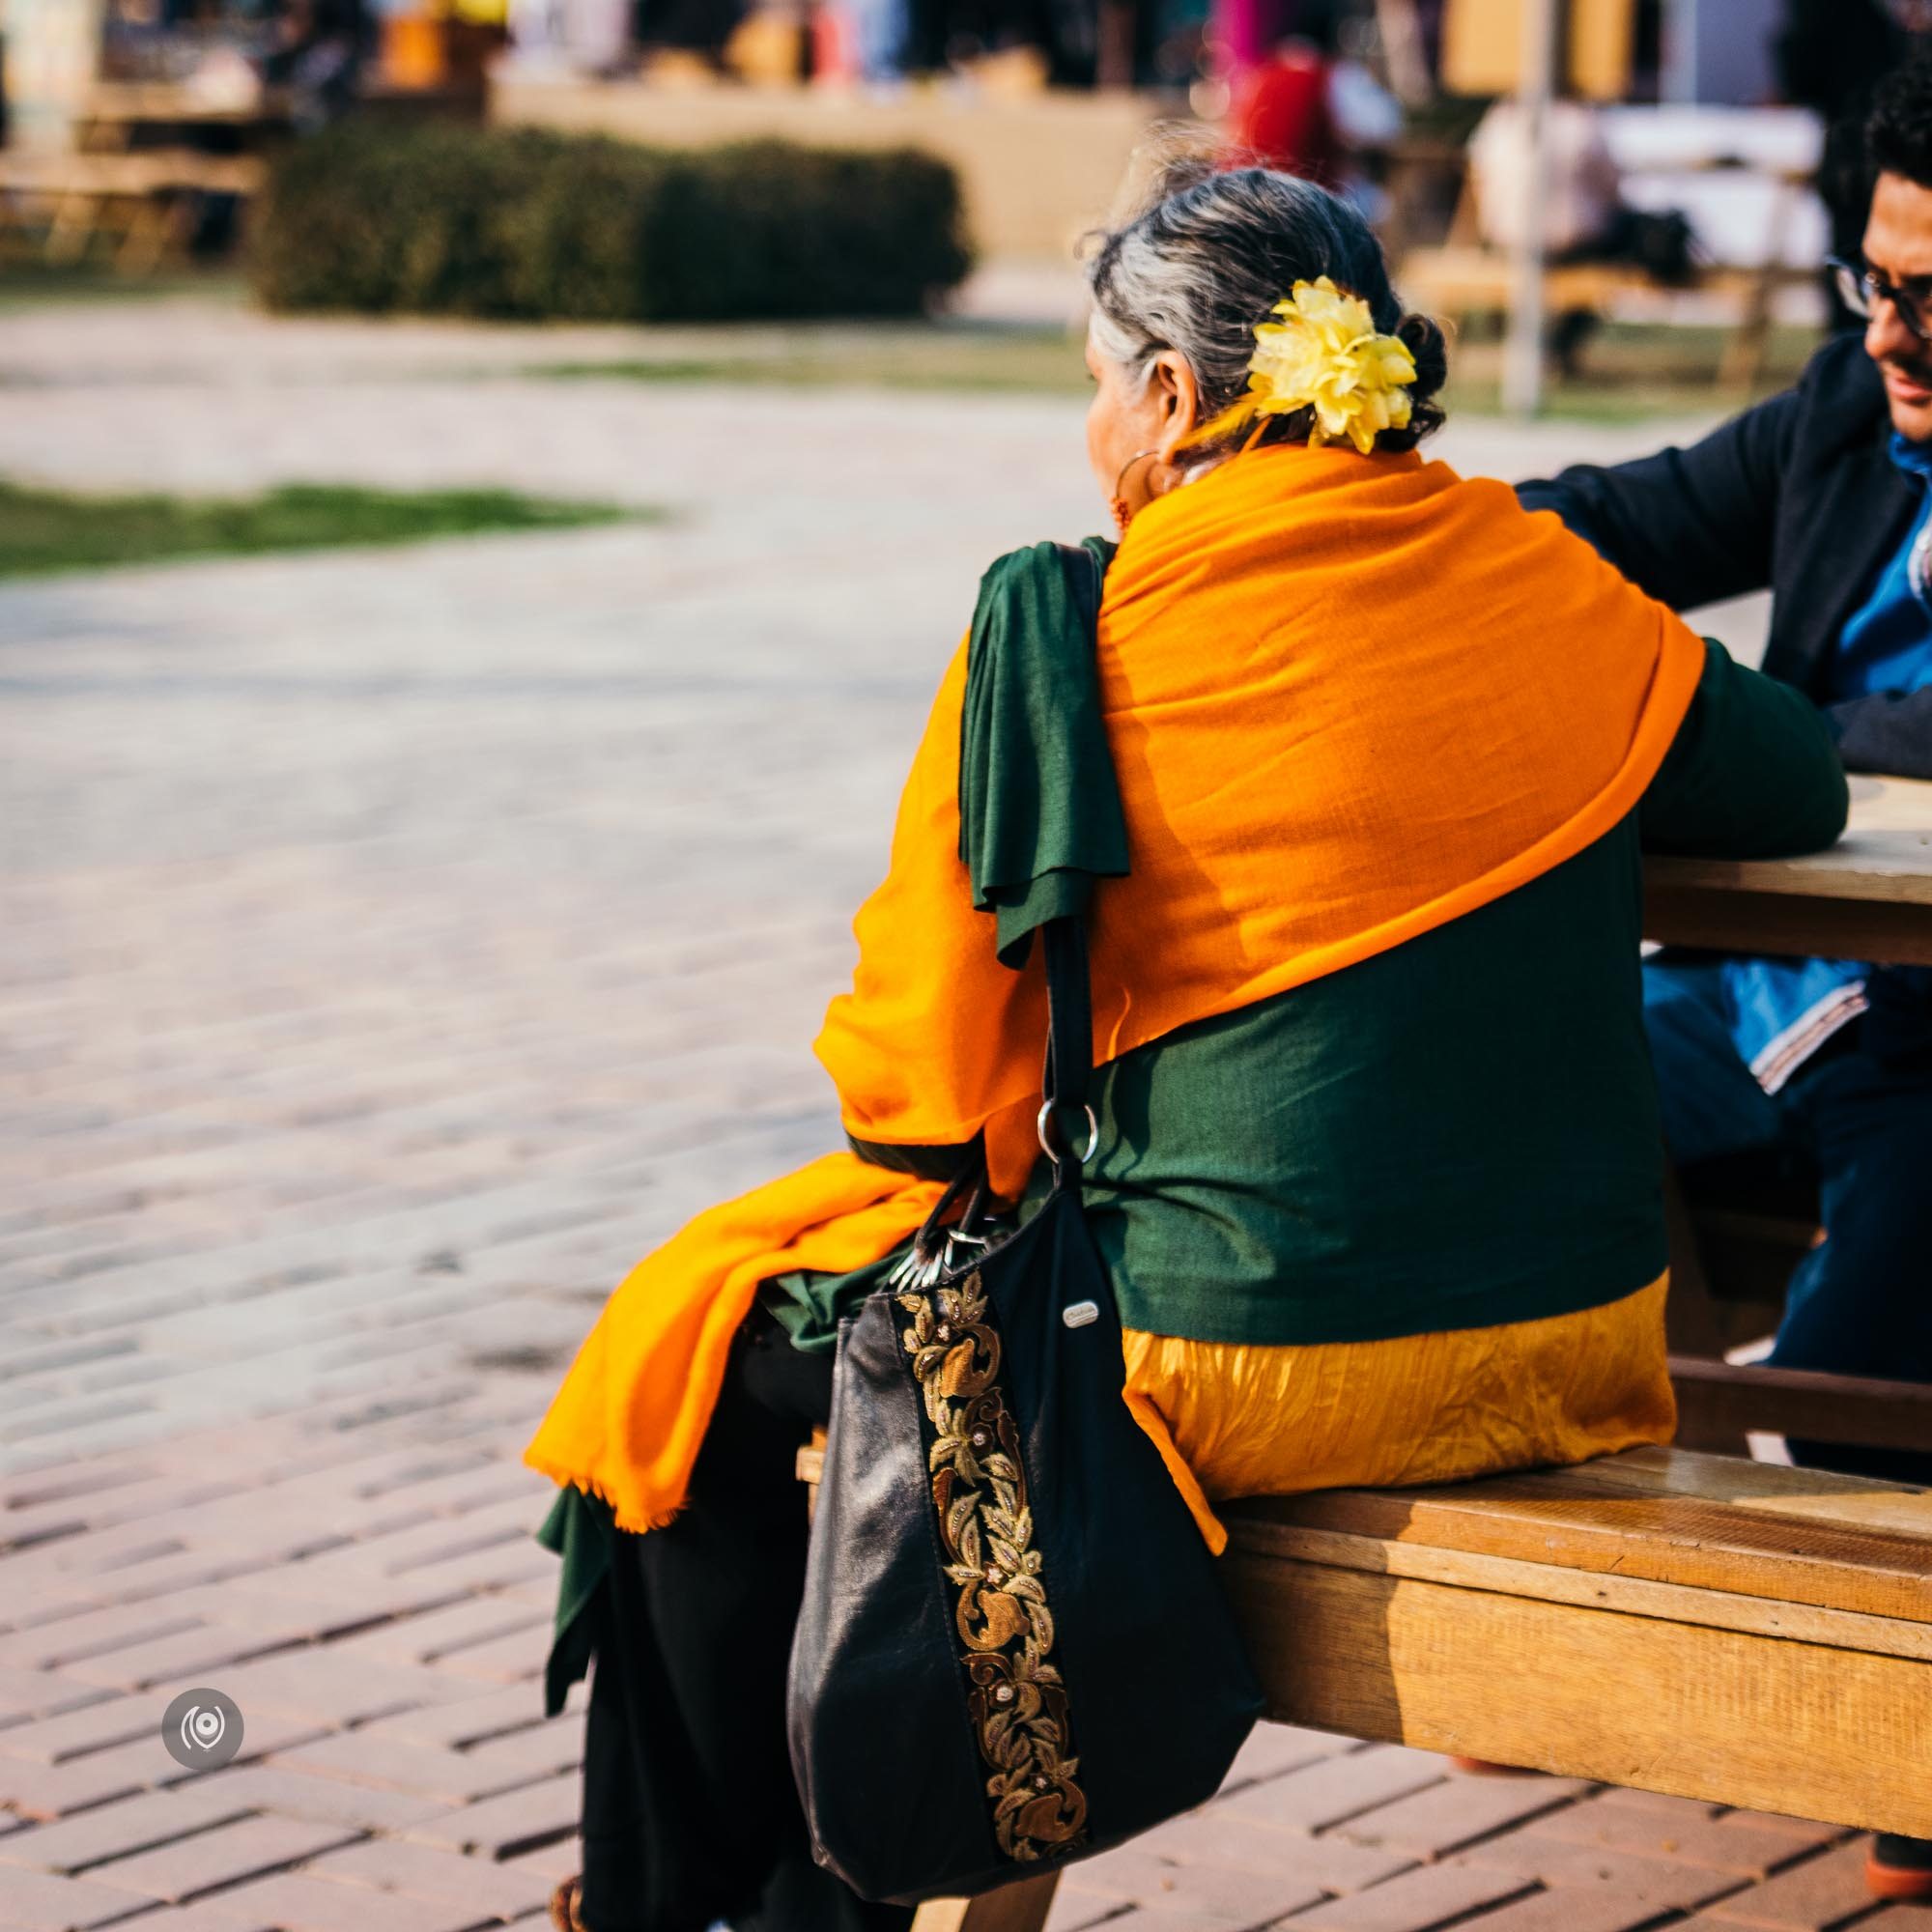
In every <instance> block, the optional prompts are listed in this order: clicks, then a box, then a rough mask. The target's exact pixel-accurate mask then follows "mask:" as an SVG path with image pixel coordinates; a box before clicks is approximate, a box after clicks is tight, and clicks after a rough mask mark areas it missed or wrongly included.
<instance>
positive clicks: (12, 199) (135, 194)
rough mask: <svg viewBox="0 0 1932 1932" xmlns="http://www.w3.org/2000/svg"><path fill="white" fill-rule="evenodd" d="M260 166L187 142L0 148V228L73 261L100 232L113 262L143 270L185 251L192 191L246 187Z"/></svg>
mask: <svg viewBox="0 0 1932 1932" xmlns="http://www.w3.org/2000/svg"><path fill="white" fill-rule="evenodd" d="M262 173H263V164H262V163H261V162H260V161H259V160H257V159H255V158H254V157H252V156H246V155H204V154H198V153H196V152H195V151H194V150H193V149H187V148H183V149H173V148H169V149H154V150H142V151H139V152H136V153H131V154H112V155H74V154H36V153H31V152H30V153H19V154H0V232H4V233H12V234H14V235H30V236H31V235H38V236H39V237H40V238H41V246H42V248H43V252H44V254H45V256H46V259H47V260H48V261H51V262H72V261H78V260H79V259H81V257H83V256H84V255H85V254H86V252H87V250H88V248H89V246H90V244H91V243H92V242H93V241H94V239H95V237H96V236H105V237H108V238H110V239H112V240H113V241H115V244H116V245H115V261H116V266H117V267H119V268H120V269H122V270H125V271H127V272H130V273H138V272H143V271H146V270H152V269H154V268H156V267H157V266H158V265H159V264H160V263H161V262H163V261H165V260H169V259H173V258H179V257H181V256H184V255H185V253H186V250H187V243H188V240H189V223H190V219H191V215H192V211H193V208H194V206H195V204H196V202H197V201H198V200H199V199H200V197H202V196H204V195H214V194H224V195H225V194H232V195H241V196H243V197H246V196H248V195H252V194H253V193H254V192H255V191H256V190H257V188H259V187H260V185H261V183H262Z"/></svg>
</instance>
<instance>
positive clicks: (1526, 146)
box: [1469, 97, 1692, 373]
mask: <svg viewBox="0 0 1932 1932" xmlns="http://www.w3.org/2000/svg"><path fill="white" fill-rule="evenodd" d="M1538 167H1540V168H1541V169H1542V171H1543V176H1544V184H1543V247H1544V253H1545V257H1546V259H1547V260H1548V261H1549V262H1550V263H1552V264H1562V263H1573V262H1629V263H1632V264H1633V265H1634V266H1635V267H1637V268H1640V269H1642V270H1645V272H1646V273H1648V274H1650V275H1652V276H1654V277H1655V278H1656V279H1657V280H1658V281H1660V282H1664V283H1677V282H1684V281H1688V280H1689V279H1690V274H1691V271H1692V264H1691V253H1690V244H1691V232H1690V222H1689V221H1687V220H1686V219H1685V217H1684V216H1683V215H1682V214H1681V213H1676V212H1674V211H1668V212H1664V213H1651V212H1649V211H1647V210H1643V209H1636V208H1632V207H1631V206H1630V205H1629V204H1628V203H1627V202H1626V201H1625V200H1624V194H1623V174H1622V170H1621V169H1619V168H1618V166H1617V163H1616V157H1615V156H1613V155H1612V154H1611V153H1610V148H1609V143H1608V142H1607V141H1606V140H1605V137H1604V128H1603V119H1602V116H1601V114H1600V112H1599V110H1598V109H1597V108H1596V107H1595V106H1594V105H1592V104H1591V103H1590V102H1589V101H1586V100H1579V99H1574V98H1570V97H1559V98H1558V99H1554V100H1552V101H1550V103H1549V105H1548V127H1547V128H1546V130H1545V135H1544V146H1543V152H1542V154H1541V155H1540V156H1539V155H1538V154H1537V153H1535V152H1534V151H1533V149H1532V145H1531V140H1530V126H1529V117H1528V116H1527V115H1526V114H1525V113H1524V112H1523V110H1522V108H1521V107H1520V105H1519V104H1518V103H1517V102H1516V101H1514V100H1510V99H1503V100H1498V101H1497V102H1496V103H1495V104H1494V105H1493V106H1492V107H1491V108H1490V110H1489V112H1488V113H1486V114H1485V115H1484V116H1483V119H1482V123H1481V125H1480V126H1479V127H1478V128H1477V129H1476V132H1475V134H1474V136H1473V137H1472V138H1471V140H1470V143H1469V186H1470V191H1471V193H1472V194H1473V195H1474V197H1475V211H1476V232H1477V234H1478V235H1479V236H1480V237H1481V239H1482V241H1483V244H1484V245H1485V246H1486V247H1489V248H1493V249H1496V250H1497V251H1499V252H1500V253H1503V254H1510V255H1513V254H1515V253H1516V252H1517V251H1518V250H1519V249H1520V247H1521V246H1522V242H1523V237H1524V223H1525V213H1526V210H1525V206H1524V197H1523V191H1522V190H1523V183H1524V180H1525V179H1526V178H1527V177H1528V175H1529V173H1530V172H1531V170H1532V169H1533V168H1538ZM1596 324H1597V318H1596V317H1595V316H1594V315H1593V314H1591V313H1590V311H1588V310H1586V309H1572V310H1568V311H1566V312H1565V313H1563V314H1562V315H1559V316H1558V317H1557V318H1556V320H1555V323H1554V326H1553V327H1552V329H1551V344H1550V346H1551V349H1552V351H1553V352H1554V354H1555V355H1556V358H1557V360H1558V361H1559V362H1560V363H1561V364H1562V365H1563V368H1564V370H1565V371H1566V373H1567V372H1569V371H1570V370H1571V369H1572V368H1573V367H1574V365H1575V363H1576V359H1577V354H1578V353H1579V351H1580V350H1581V348H1582V346H1583V343H1584V342H1585V341H1586V340H1587V339H1588V337H1589V335H1590V333H1591V332H1592V330H1593V329H1594V328H1595V327H1596Z"/></svg>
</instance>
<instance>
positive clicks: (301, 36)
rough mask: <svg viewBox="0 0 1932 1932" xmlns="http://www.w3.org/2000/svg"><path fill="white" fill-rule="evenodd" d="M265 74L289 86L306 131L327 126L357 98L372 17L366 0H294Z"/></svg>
mask: <svg viewBox="0 0 1932 1932" xmlns="http://www.w3.org/2000/svg"><path fill="white" fill-rule="evenodd" d="M276 36H277V39H276V44H275V46H274V48H273V49H272V51H271V52H270V54H269V56H268V58H267V59H266V60H265V61H264V62H263V64H262V73H263V78H264V79H265V80H267V81H268V82H269V83H270V85H271V86H276V87H285V88H287V89H288V91H289V103H290V105H289V118H290V119H291V120H292V121H293V122H294V124H295V125H296V127H297V128H299V129H300V130H301V131H303V132H304V133H310V132H313V131H315V130H316V129H317V128H326V127H327V125H328V124H329V123H330V122H331V121H334V120H336V119H338V118H339V117H340V116H341V115H343V114H345V113H346V112H347V111H348V110H349V108H350V107H351V106H353V105H354V103H355V93H356V88H357V86H358V85H359V83H360V80H361V75H362V63H363V61H364V60H365V59H366V58H367V56H368V52H369V42H370V36H371V23H370V20H369V15H368V11H367V9H366V8H365V7H364V5H363V0H291V4H290V5H289V7H288V9H287V11H286V12H285V13H284V14H282V16H281V18H280V20H279V21H278V22H277V23H276Z"/></svg>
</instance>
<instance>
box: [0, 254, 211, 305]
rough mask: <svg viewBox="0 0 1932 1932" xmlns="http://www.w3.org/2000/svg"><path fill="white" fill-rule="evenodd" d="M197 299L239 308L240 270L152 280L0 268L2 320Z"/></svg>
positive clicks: (81, 270)
mask: <svg viewBox="0 0 1932 1932" xmlns="http://www.w3.org/2000/svg"><path fill="white" fill-rule="evenodd" d="M179 296H195V297H198V298H200V299H202V300H204V301H215V302H220V303H222V304H223V305H225V306H228V307H234V308H239V307H240V306H241V304H242V303H243V302H244V301H245V300H246V299H247V297H248V290H247V284H246V283H245V282H243V281H242V279H241V272H240V271H239V270H234V269H227V268H218V267H217V268H211V269H184V270H167V271H165V272H163V273H159V274H153V275H124V274H120V273H118V272H116V270H113V269H111V268H102V267H100V266H99V265H98V264H96V263H93V262H76V263H73V264H71V266H63V267H55V266H52V265H50V264H47V263H43V262H20V263H12V262H10V263H9V264H8V265H7V267H6V268H5V269H0V315H4V314H8V313H10V312H17V311H20V310H24V309H36V308H54V307H64V306H66V305H67V304H69V303H71V302H91V303H101V304H106V305H110V306H111V305H114V304H120V303H128V302H153V301H167V300H170V299H172V298H176V297H179Z"/></svg>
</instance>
